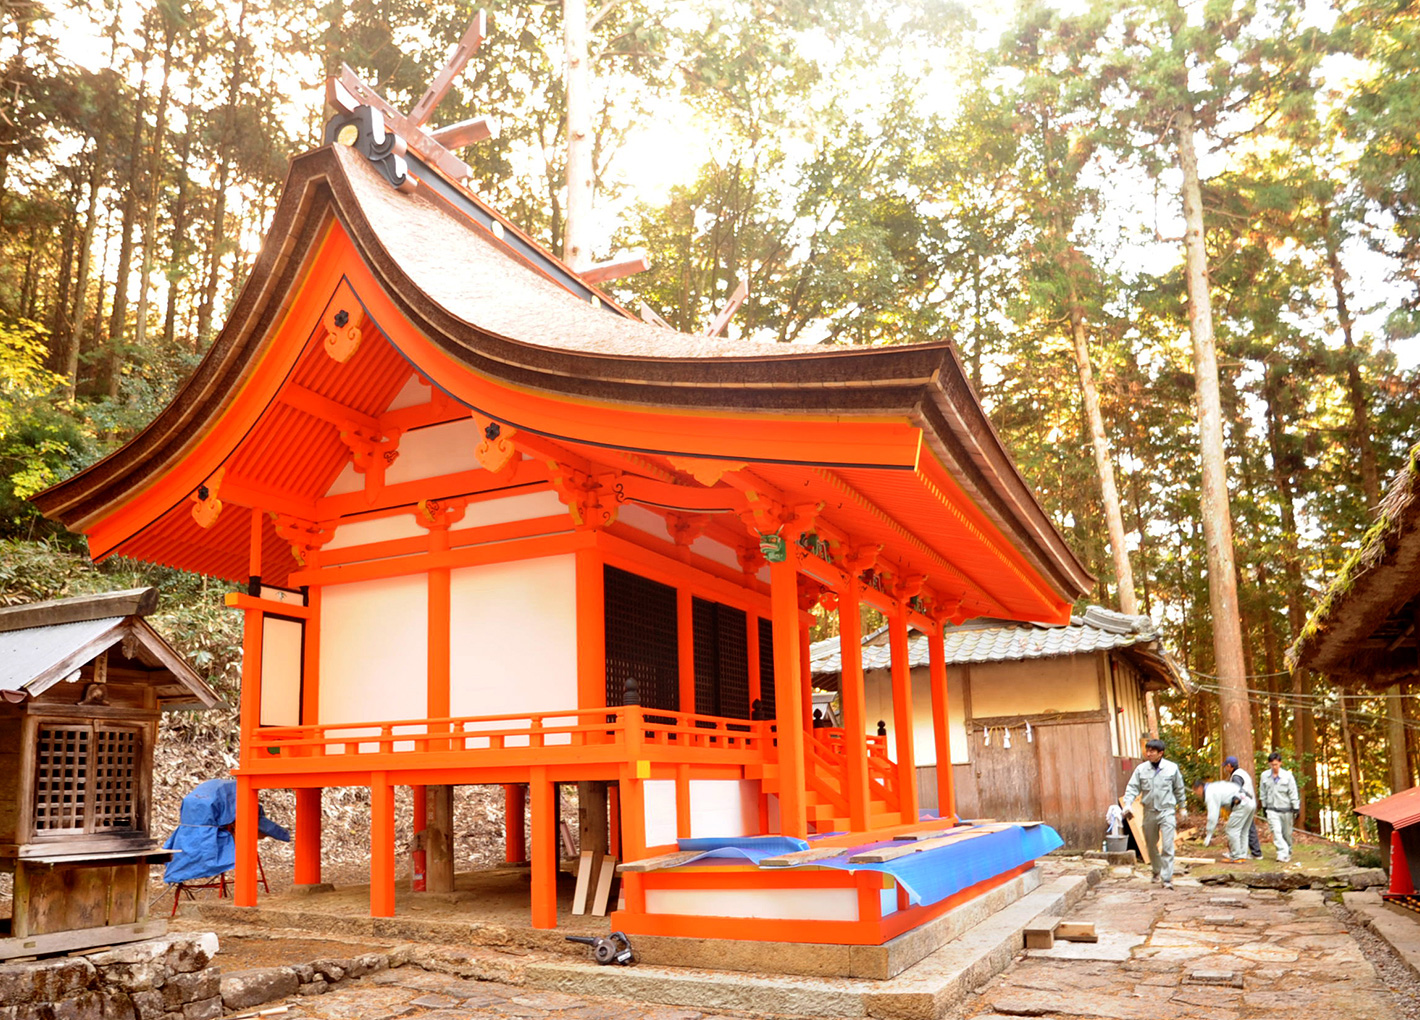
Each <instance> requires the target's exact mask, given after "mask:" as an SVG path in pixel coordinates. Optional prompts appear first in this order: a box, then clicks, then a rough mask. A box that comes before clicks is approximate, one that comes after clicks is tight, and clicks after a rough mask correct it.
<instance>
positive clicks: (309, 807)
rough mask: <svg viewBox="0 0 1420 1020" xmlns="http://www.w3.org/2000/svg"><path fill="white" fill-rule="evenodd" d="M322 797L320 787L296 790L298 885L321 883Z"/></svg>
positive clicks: (295, 837) (295, 876) (295, 839)
mask: <svg viewBox="0 0 1420 1020" xmlns="http://www.w3.org/2000/svg"><path fill="white" fill-rule="evenodd" d="M320 799H321V790H320V788H319V787H315V788H310V789H301V790H297V791H296V832H295V834H294V835H293V836H292V837H291V838H292V840H293V841H294V843H295V847H294V853H295V858H296V860H295V872H294V874H293V875H292V881H294V882H295V883H296V884H297V885H317V884H319V883H320Z"/></svg>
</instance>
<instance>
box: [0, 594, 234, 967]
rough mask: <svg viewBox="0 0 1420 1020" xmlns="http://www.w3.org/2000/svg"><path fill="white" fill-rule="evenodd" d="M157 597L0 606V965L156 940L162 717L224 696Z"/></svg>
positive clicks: (159, 926) (162, 854)
mask: <svg viewBox="0 0 1420 1020" xmlns="http://www.w3.org/2000/svg"><path fill="white" fill-rule="evenodd" d="M157 602H158V596H157V592H156V591H155V590H154V589H152V588H137V589H133V590H131V591H121V592H112V593H110V594H105V595H86V596H80V597H78V598H70V599H59V600H56V601H53V602H38V603H33V604H30V605H20V606H10V607H6V608H0V761H3V763H4V766H5V767H4V768H3V769H0V870H4V871H6V872H9V873H10V874H12V875H13V876H14V895H13V908H12V911H11V917H10V919H9V920H8V922H5V923H6V924H7V925H8V932H7V934H8V936H9V937H0V959H10V958H13V957H17V956H34V955H37V954H43V953H56V952H64V951H70V950H74V949H83V948H87V947H91V946H99V945H108V944H112V943H117V942H125V941H132V940H134V939H146V938H151V937H153V936H154V935H160V934H162V932H163V931H164V930H165V929H166V926H167V922H166V921H149V920H148V919H147V918H148V869H149V865H150V864H152V863H155V862H156V863H162V862H163V861H165V860H167V859H168V857H170V856H171V855H170V854H169V853H168V851H166V850H163V849H162V848H161V846H160V845H159V841H158V840H156V839H153V838H152V836H151V835H150V832H149V825H150V816H149V803H150V800H149V796H150V793H151V790H152V780H153V744H154V740H155V739H156V737H157V732H158V717H159V715H160V714H161V713H163V712H165V711H172V710H174V709H205V708H211V707H213V706H215V705H216V704H218V702H219V699H218V697H217V695H216V694H215V693H214V692H213V691H212V689H211V688H210V687H208V686H207V684H206V683H204V682H203V681H202V679H201V678H200V677H198V676H197V674H196V673H194V672H193V670H192V668H191V667H190V666H188V664H187V663H186V662H184V661H183V659H182V657H181V656H179V655H178V654H177V652H175V651H174V650H173V648H172V647H171V646H170V645H169V644H168V643H167V642H166V641H164V640H163V638H162V636H161V635H160V634H158V632H157V631H156V630H154V629H153V627H152V626H151V625H150V624H149V623H148V622H147V621H146V620H144V619H143V617H145V616H147V615H148V614H149V613H151V612H152V611H153V610H154V609H155V608H156V607H157Z"/></svg>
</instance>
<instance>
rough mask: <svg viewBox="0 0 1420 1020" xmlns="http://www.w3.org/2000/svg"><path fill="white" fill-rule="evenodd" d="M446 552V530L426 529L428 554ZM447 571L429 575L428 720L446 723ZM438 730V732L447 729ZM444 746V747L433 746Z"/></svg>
mask: <svg viewBox="0 0 1420 1020" xmlns="http://www.w3.org/2000/svg"><path fill="white" fill-rule="evenodd" d="M448 548H449V529H448V526H447V525H445V526H443V527H433V528H430V529H429V551H430V552H436V553H437V552H444V551H446V550H447V549H448ZM449 584H450V582H449V571H448V569H447V568H443V567H440V568H437V569H435V570H431V571H429V651H428V655H429V695H428V699H429V700H428V706H429V718H430V719H447V718H448V717H449V716H450V715H452V714H453V712H452V711H451V709H450V700H449V614H450V611H451V610H450V599H451V596H450V594H449ZM446 728H447V727H446V726H440V727H439V729H441V730H442V729H446ZM436 746H440V747H443V746H446V745H436Z"/></svg>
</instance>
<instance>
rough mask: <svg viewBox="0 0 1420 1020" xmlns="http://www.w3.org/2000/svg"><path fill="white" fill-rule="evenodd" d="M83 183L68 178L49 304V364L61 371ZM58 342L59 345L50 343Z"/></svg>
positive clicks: (67, 330)
mask: <svg viewBox="0 0 1420 1020" xmlns="http://www.w3.org/2000/svg"><path fill="white" fill-rule="evenodd" d="M82 190H83V185H82V184H81V183H80V182H79V180H78V178H77V177H71V178H70V191H69V197H70V201H69V215H68V216H67V217H65V221H64V242H63V245H62V246H61V248H60V251H59V266H58V272H56V273H55V281H54V304H53V305H52V306H51V308H50V318H49V331H50V335H51V336H52V337H53V338H54V339H53V340H52V341H51V345H52V346H51V349H50V365H51V367H53V368H54V369H55V370H56V371H59V372H62V371H63V370H64V366H65V354H64V347H63V345H64V344H66V343H67V342H68V338H69V330H70V323H71V320H70V318H69V288H70V285H71V284H72V283H73V282H74V242H75V240H76V239H77V238H78V236H79V195H80V192H81V191H82ZM54 344H58V345H59V346H58V347H55V346H53V345H54Z"/></svg>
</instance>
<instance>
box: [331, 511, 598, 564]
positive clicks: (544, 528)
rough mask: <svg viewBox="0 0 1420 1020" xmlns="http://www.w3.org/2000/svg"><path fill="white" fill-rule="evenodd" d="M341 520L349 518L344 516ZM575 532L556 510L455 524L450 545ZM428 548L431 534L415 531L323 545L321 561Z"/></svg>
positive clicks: (384, 556)
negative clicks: (402, 535) (374, 539)
mask: <svg viewBox="0 0 1420 1020" xmlns="http://www.w3.org/2000/svg"><path fill="white" fill-rule="evenodd" d="M413 511H414V508H413V507H408V506H403V507H399V508H398V510H397V511H395V513H398V514H401V515H403V514H409V513H412V512H413ZM385 516H393V514H390V513H386V514H385ZM367 519H370V518H367ZM339 523H341V524H345V523H348V522H346V521H343V520H342V521H341V522H339ZM571 533H572V519H571V518H570V517H569V516H568V515H567V514H555V515H550V516H547V517H534V518H529V519H527V520H522V521H505V522H504V523H502V524H485V525H481V526H479V527H473V528H454V529H451V530H450V531H449V542H448V548H450V549H461V548H463V547H464V546H469V545H486V544H489V543H493V542H507V541H510V540H512V539H515V538H536V537H538V536H541V535H562V534H571ZM427 552H429V538H428V536H427V535H411V536H410V537H409V538H389V539H385V540H383V541H380V542H363V543H361V544H360V545H347V546H343V547H341V548H339V549H322V550H321V557H320V565H321V566H322V567H334V566H340V565H343V564H346V563H363V562H365V561H367V560H385V559H393V558H395V557H398V556H420V555H423V554H424V553H427Z"/></svg>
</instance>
